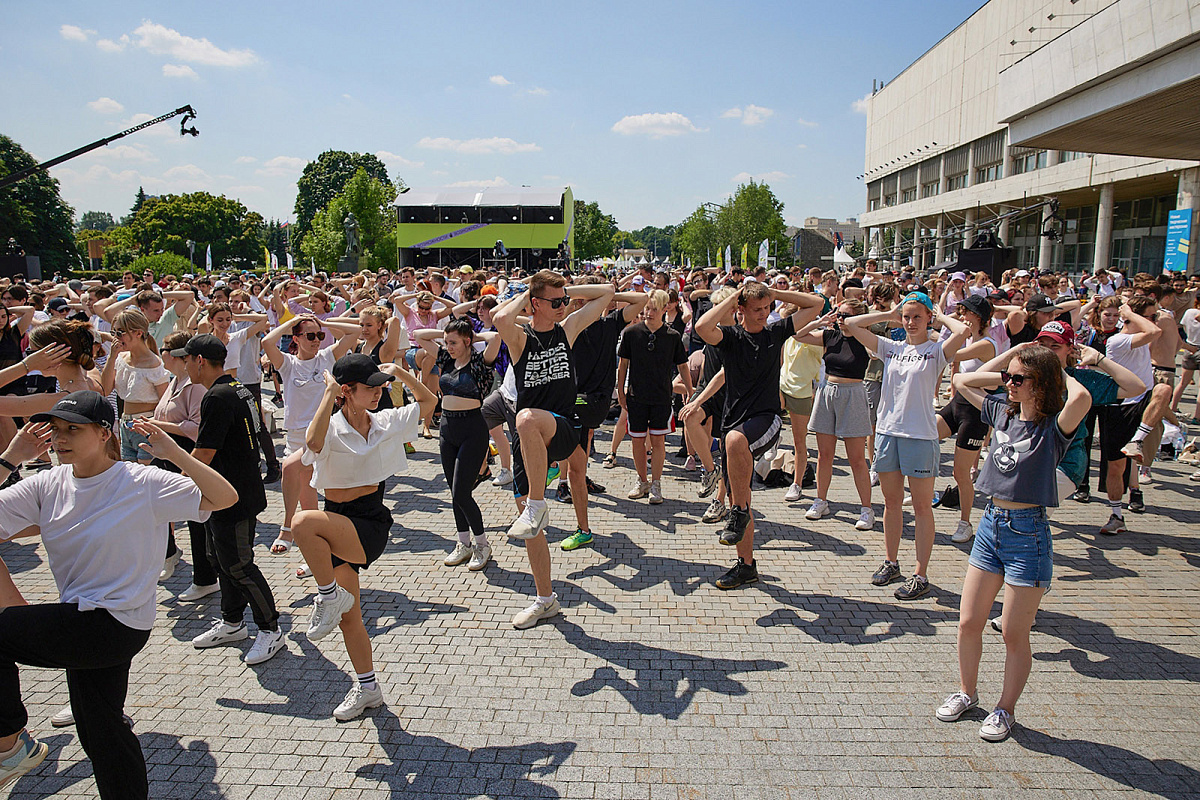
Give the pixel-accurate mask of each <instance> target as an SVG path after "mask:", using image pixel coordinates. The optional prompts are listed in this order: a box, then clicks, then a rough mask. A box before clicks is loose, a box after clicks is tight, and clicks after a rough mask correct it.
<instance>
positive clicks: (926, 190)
mask: <svg viewBox="0 0 1200 800" xmlns="http://www.w3.org/2000/svg"><path fill="white" fill-rule="evenodd" d="M941 188H942V187H941V186H939V185H938V181H932V182H930V183H923V184H921V197H936V196H937V194H938V192H939V191H941Z"/></svg>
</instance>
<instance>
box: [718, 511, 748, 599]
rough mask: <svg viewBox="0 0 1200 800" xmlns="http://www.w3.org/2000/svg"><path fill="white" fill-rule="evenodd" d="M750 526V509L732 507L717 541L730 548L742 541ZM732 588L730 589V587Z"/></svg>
mask: <svg viewBox="0 0 1200 800" xmlns="http://www.w3.org/2000/svg"><path fill="white" fill-rule="evenodd" d="M749 525H750V509H749V508H740V507H738V506H733V507H731V508H730V509H729V517H728V519H726V520H725V527H724V528H722V529H721V537H720V539H719V541H720V542H721V544H723V545H728V546H730V547H732V546H733V545H735V544H737V543H738V542H740V541H741V540H742V537H743V536H745V535H746V528H747V527H748V526H749ZM730 588H732V587H730Z"/></svg>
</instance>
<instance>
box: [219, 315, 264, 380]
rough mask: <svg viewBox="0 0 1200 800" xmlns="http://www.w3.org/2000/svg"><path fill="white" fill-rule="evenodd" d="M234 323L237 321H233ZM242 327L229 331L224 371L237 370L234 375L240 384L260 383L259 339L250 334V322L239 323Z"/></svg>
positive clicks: (251, 325)
mask: <svg viewBox="0 0 1200 800" xmlns="http://www.w3.org/2000/svg"><path fill="white" fill-rule="evenodd" d="M234 324H235V325H236V324H238V323H234ZM241 325H242V328H241V329H240V330H236V331H230V332H229V344H227V345H225V350H226V355H225V371H226V372H228V371H229V370H231V369H232V370H237V372H236V374H235V375H234V377H236V378H237V379H238V382H239V383H241V384H243V385H244V384H247V383H261V382H262V370H260V369H259V368H258V354H259V340H258V337H257V336H250V335H249V334H248V332H249V330H250V329H251V328H252V327H254V326H253V324H252V323H249V322H243V323H241Z"/></svg>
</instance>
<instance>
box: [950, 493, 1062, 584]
mask: <svg viewBox="0 0 1200 800" xmlns="http://www.w3.org/2000/svg"><path fill="white" fill-rule="evenodd" d="M970 563H971V566H973V567H978V568H979V569H981V570H983V571H984V572H991V573H994V574H996V575H1003V576H1004V582H1005V583H1007V584H1010V585H1012V586H1030V587H1040V588H1044V589H1049V588H1050V578H1051V576H1052V575H1053V574H1054V550H1053V548H1052V546H1051V544H1050V524H1049V522H1048V521H1047V519H1046V509H1045V508H1042V507H1040V506H1039V507H1038V508H998V507H996V506H994V505H992V504H991V503H988V507H987V509H986V510H985V511H984V512H983V518H982V519H980V520H979V528H978V529H977V530H976V531H975V544H974V545H972V547H971V559H970Z"/></svg>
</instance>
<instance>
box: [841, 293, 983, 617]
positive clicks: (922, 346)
mask: <svg viewBox="0 0 1200 800" xmlns="http://www.w3.org/2000/svg"><path fill="white" fill-rule="evenodd" d="M885 320H887V321H895V322H899V323H900V324H901V326H902V327H903V329H904V336H905V338H904V341H902V342H896V341H892V340H891V339H885V338H883V337H882V336H879V335H877V334H874V333H871V331H870V330H869V328H870V326H871V325H873V324H875V323H876V322H881V321H885ZM933 323H940V324H941V325H942V327H943V328H946V329H947V331H948V335H947V333H943V336H942V338H941V339H940V340H937V341H934V340H932V339H930V338H929V327H930V325H931V324H933ZM846 330H848V331H849V332H850V334H851V335H852V336H854V338H856V339H858V341H860V342H862V344H863V346H865V347H866V348H867V350H868V351H870V352H871V353H873V354H875V355H876V356H878V357H879V359H880V360H881V361H883V386H882V389H881V395H880V404H879V413H878V415H877V419H876V423H875V465H874V467H875V468H874V471H875V472H876V473H877V474H878V475H879V485H880V488H881V489H883V537H884V544H885V547H886V556H885V558H884V562H883V564H882V565H880V567H879V569H877V570H876V571H875V574H874V575H873V576H872V577H871V583H873V584H874V585H876V586H887V585H888V584H890V583H893V582H895V581H898V580H902V579H903V576H902V575H901V573H900V555H899V554H900V538H901V535H902V534H903V532H904V510H903V503H904V479H905V478H908V486H909V490H910V491H911V493H912V504H913V517H914V518H915V521H916V522H915V528H916V531H915V533H916V544H917V559H916V560H917V563H916V569H915V570H914V572H913V574H912V576H911V577H910V578H909V579H908V580H907V581H905V582H904V585H902V586H901V587H900V588H899V589H897V590H896V592H895V596H896V599H897V600H916V599H918V598H920V597H923V596H924V595H925V594H926V593H927V592H928V591H929V577H928V570H929V559H930V556H931V555H932V553H933V535H934V526H933V485H934V481H935V480H936V479H937V470H938V463H939V461H940V457H941V448H940V446H939V444H938V431H937V422H936V419H935V415H934V410H933V398H934V395H935V393H936V391H937V384H938V381H939V379H940V378H941V374H942V370H943V369H945V367H946V365H947V364H948V363H950V362H951V361H953V360H954V358H955V356H956V355H957V354H958V349H959V347H961V346H962V343H963V342H964V341H965V340H966V338H967V334H968V330H967V326H966V325H965V324H963V323H962V322H961V321H960V320H957V319H954V318H953V317H948V316H946V315H945V314H943V313H941V312H938V311H935V310H934V306H933V301H931V300H930V299H929V296H928V295H926V294H924V293H923V292H910V293H909V294H908V295H906V296H905V297H904V299H903V300H901V301H900V304H899V305H898V306H896V308H894V309H892V310H891V311H880V312H877V313H874V314H864V315H862V316H858V317H852V318H850V319H849V320H847V325H846Z"/></svg>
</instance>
